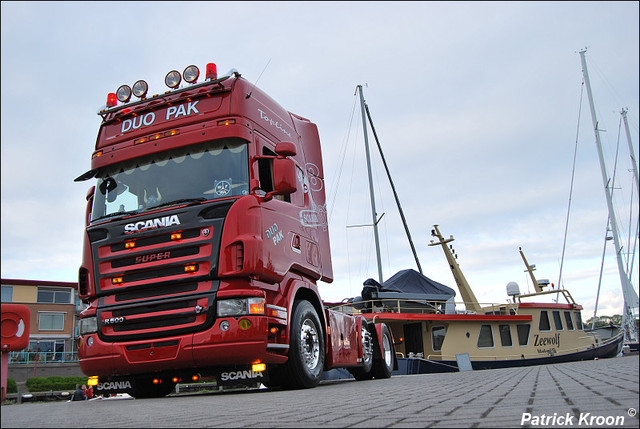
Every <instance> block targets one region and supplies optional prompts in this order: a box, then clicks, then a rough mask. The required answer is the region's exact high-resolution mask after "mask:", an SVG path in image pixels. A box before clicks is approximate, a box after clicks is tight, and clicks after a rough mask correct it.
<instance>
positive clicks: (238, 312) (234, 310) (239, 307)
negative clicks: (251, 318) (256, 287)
mask: <svg viewBox="0 0 640 429" xmlns="http://www.w3.org/2000/svg"><path fill="white" fill-rule="evenodd" d="M247 314H250V315H258V314H264V298H257V297H251V298H235V299H222V300H220V301H218V317H228V316H242V315H247Z"/></svg>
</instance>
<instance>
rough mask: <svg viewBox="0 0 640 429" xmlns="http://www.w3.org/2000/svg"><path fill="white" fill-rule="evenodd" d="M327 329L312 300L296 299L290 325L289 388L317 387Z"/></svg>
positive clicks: (287, 365) (287, 367)
mask: <svg viewBox="0 0 640 429" xmlns="http://www.w3.org/2000/svg"><path fill="white" fill-rule="evenodd" d="M324 359H325V348H324V332H323V331H322V325H321V323H320V318H319V317H318V313H317V312H316V309H315V308H314V307H313V305H311V303H310V302H309V301H296V302H295V303H294V309H293V316H292V317H291V326H290V329H289V360H288V361H287V364H286V370H287V371H286V372H287V375H288V377H286V384H285V385H284V386H283V387H286V388H302V389H306V388H309V387H315V386H317V385H318V383H320V379H321V377H322V370H323V368H324Z"/></svg>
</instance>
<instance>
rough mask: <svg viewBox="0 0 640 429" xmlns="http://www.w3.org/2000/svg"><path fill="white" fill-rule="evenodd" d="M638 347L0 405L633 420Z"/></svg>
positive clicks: (70, 414)
mask: <svg viewBox="0 0 640 429" xmlns="http://www.w3.org/2000/svg"><path fill="white" fill-rule="evenodd" d="M638 362H639V358H638V355H634V356H624V357H617V358H611V359H600V360H591V361H579V362H570V363H561V364H553V365H540V366H528V367H518V368H504V369H492V370H481V371H463V372H455V373H440V374H421V375H406V376H393V377H391V378H389V379H383V380H369V381H355V380H337V381H331V382H323V383H322V384H320V386H318V387H316V388H313V389H304V390H266V389H259V390H253V391H244V392H219V393H198V394H196V393H193V394H186V395H178V396H168V397H164V398H155V399H133V398H130V397H128V396H123V397H116V398H108V399H102V398H100V399H94V400H90V401H79V402H37V403H22V404H11V405H3V406H2V413H1V416H2V427H3V428H28V427H75V428H77V427H96V426H97V427H291V428H294V427H295V428H306V427H323V428H325V427H376V428H378V427H422V428H426V427H505V428H507V427H508V428H513V427H638V426H639V419H638V415H637V410H638V403H639V384H640V383H639V381H638V380H639V373H638Z"/></svg>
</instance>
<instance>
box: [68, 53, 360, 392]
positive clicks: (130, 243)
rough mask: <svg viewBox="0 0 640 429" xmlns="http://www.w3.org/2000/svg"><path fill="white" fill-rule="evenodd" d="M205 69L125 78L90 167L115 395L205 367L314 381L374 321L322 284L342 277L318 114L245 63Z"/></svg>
mask: <svg viewBox="0 0 640 429" xmlns="http://www.w3.org/2000/svg"><path fill="white" fill-rule="evenodd" d="M194 67H195V66H190V67H188V68H187V69H185V71H184V72H183V74H182V75H180V73H178V72H177V71H172V72H170V73H169V74H167V78H166V79H165V82H166V83H167V86H169V87H170V88H171V90H169V91H166V92H165V93H163V94H159V95H154V96H152V97H149V98H147V96H146V88H148V85H147V84H146V82H144V81H139V82H136V84H134V88H133V90H131V89H130V88H129V87H128V86H127V85H123V86H122V87H120V88H119V89H118V91H117V93H116V94H110V95H109V97H108V103H107V106H106V107H105V108H104V109H102V110H100V112H99V114H100V116H101V117H102V123H101V125H100V130H99V133H98V137H97V140H96V144H95V151H94V152H93V155H92V159H91V169H90V170H89V171H88V172H86V173H85V174H83V175H82V176H80V177H78V179H76V181H84V180H89V179H94V180H96V184H95V186H92V187H91V188H90V190H89V192H88V193H87V209H86V231H85V236H84V246H83V260H82V264H81V267H80V270H79V296H80V297H81V298H82V299H83V300H85V301H86V302H87V303H88V304H89V307H88V308H87V309H86V310H85V311H83V312H82V314H81V316H80V320H79V327H80V335H81V337H80V341H79V348H78V355H79V359H80V367H81V369H82V370H83V372H85V373H86V374H87V375H90V376H93V377H97V378H98V379H99V380H106V381H104V382H102V384H100V382H98V384H97V385H98V386H103V387H105V389H104V392H108V391H109V388H126V389H128V390H129V391H130V392H132V393H133V394H134V395H136V396H157V395H164V394H166V393H168V392H170V391H171V390H172V388H173V386H175V384H176V383H178V382H181V381H183V380H185V379H191V380H195V379H199V378H201V377H204V376H212V377H215V378H216V380H217V381H218V382H223V381H233V382H239V381H240V382H242V381H248V382H252V383H255V382H256V381H257V382H263V381H264V383H265V384H271V385H285V384H287V383H289V384H291V386H292V387H312V386H313V385H315V384H317V383H318V381H319V379H320V375H321V371H322V370H323V369H329V368H331V367H335V366H338V365H339V366H343V367H361V366H362V365H363V363H364V362H365V360H366V359H365V355H366V354H367V353H369V354H371V353H372V349H371V347H369V349H366V350H364V349H363V347H362V341H361V338H364V336H366V335H367V332H369V331H368V329H369V328H367V327H366V326H367V324H366V322H363V320H361V319H358V318H353V317H350V316H346V315H331V316H329V313H328V310H325V309H324V308H323V306H322V301H321V299H320V296H319V293H318V288H317V285H316V282H317V281H318V280H322V281H325V282H331V281H332V280H333V272H332V266H331V257H330V247H329V235H328V225H327V215H326V214H327V210H326V200H325V190H324V172H323V166H322V156H321V150H320V140H319V136H318V130H317V127H316V125H315V124H313V123H312V122H311V121H309V120H308V119H305V118H302V117H300V116H297V115H295V114H292V113H290V112H288V111H287V110H285V109H284V108H282V107H281V106H280V105H279V104H278V103H276V102H275V101H274V100H273V99H272V98H271V97H269V96H268V95H267V94H265V93H264V92H262V91H261V90H259V89H258V88H256V87H255V85H252V84H250V83H249V82H247V81H246V80H245V79H243V78H242V77H241V75H240V74H239V73H238V72H237V71H235V70H232V71H230V72H229V73H227V74H226V75H224V76H222V77H218V76H217V73H216V67H215V65H214V64H209V65H208V66H207V74H206V79H205V80H204V81H203V82H201V83H198V82H197V79H198V76H199V71H198V72H197V73H196V72H195V71H194V69H193V68H194ZM196 69H197V68H196ZM176 74H177V78H176ZM182 76H183V77H184V78H185V80H187V81H188V82H187V84H186V86H184V87H179V86H178V85H179V81H180V78H181V77H182ZM193 76H195V80H194V79H193ZM176 80H177V81H178V84H177V85H176V84H175V82H176ZM140 82H142V83H140ZM132 93H133V94H134V95H136V96H137V97H138V100H137V101H131V94H132ZM116 98H117V99H118V100H119V101H120V104H118V101H116ZM330 319H332V320H333V319H335V320H334V321H333V322H332V323H338V324H341V326H343V328H336V329H337V330H336V331H335V334H337V335H340V340H336V338H332V335H333V333H332V332H331V328H329V327H327V323H328V321H329V320H330ZM363 326H364V328H363ZM342 329H344V331H343V330H342ZM371 329H372V328H371ZM350 339H351V340H353V342H350ZM325 348H326V349H327V350H329V349H331V350H333V351H331V352H329V353H325V352H326V351H327V350H325ZM350 348H352V349H353V350H349V349H350ZM292 356H295V359H291V357H292ZM325 357H326V359H325ZM295 361H297V362H295Z"/></svg>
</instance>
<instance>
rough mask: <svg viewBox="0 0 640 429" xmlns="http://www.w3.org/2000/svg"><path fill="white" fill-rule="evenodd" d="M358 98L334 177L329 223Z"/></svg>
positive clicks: (354, 100) (354, 101)
mask: <svg viewBox="0 0 640 429" xmlns="http://www.w3.org/2000/svg"><path fill="white" fill-rule="evenodd" d="M356 101H357V99H356V96H355V94H354V96H353V107H352V108H351V117H350V118H349V126H348V127H347V132H346V136H345V138H344V141H343V143H342V147H341V148H340V160H339V162H338V165H337V166H336V170H337V173H334V175H333V177H336V174H337V179H336V181H335V184H334V187H333V190H332V194H333V195H331V196H330V198H329V199H330V201H331V209H330V210H329V222H330V221H331V215H332V214H333V208H334V207H335V201H336V197H337V195H338V189H339V188H340V186H339V184H340V177H341V176H342V170H343V167H344V160H345V158H346V154H347V148H348V145H349V138H350V136H351V128H352V126H353V118H354V116H355V111H356Z"/></svg>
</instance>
